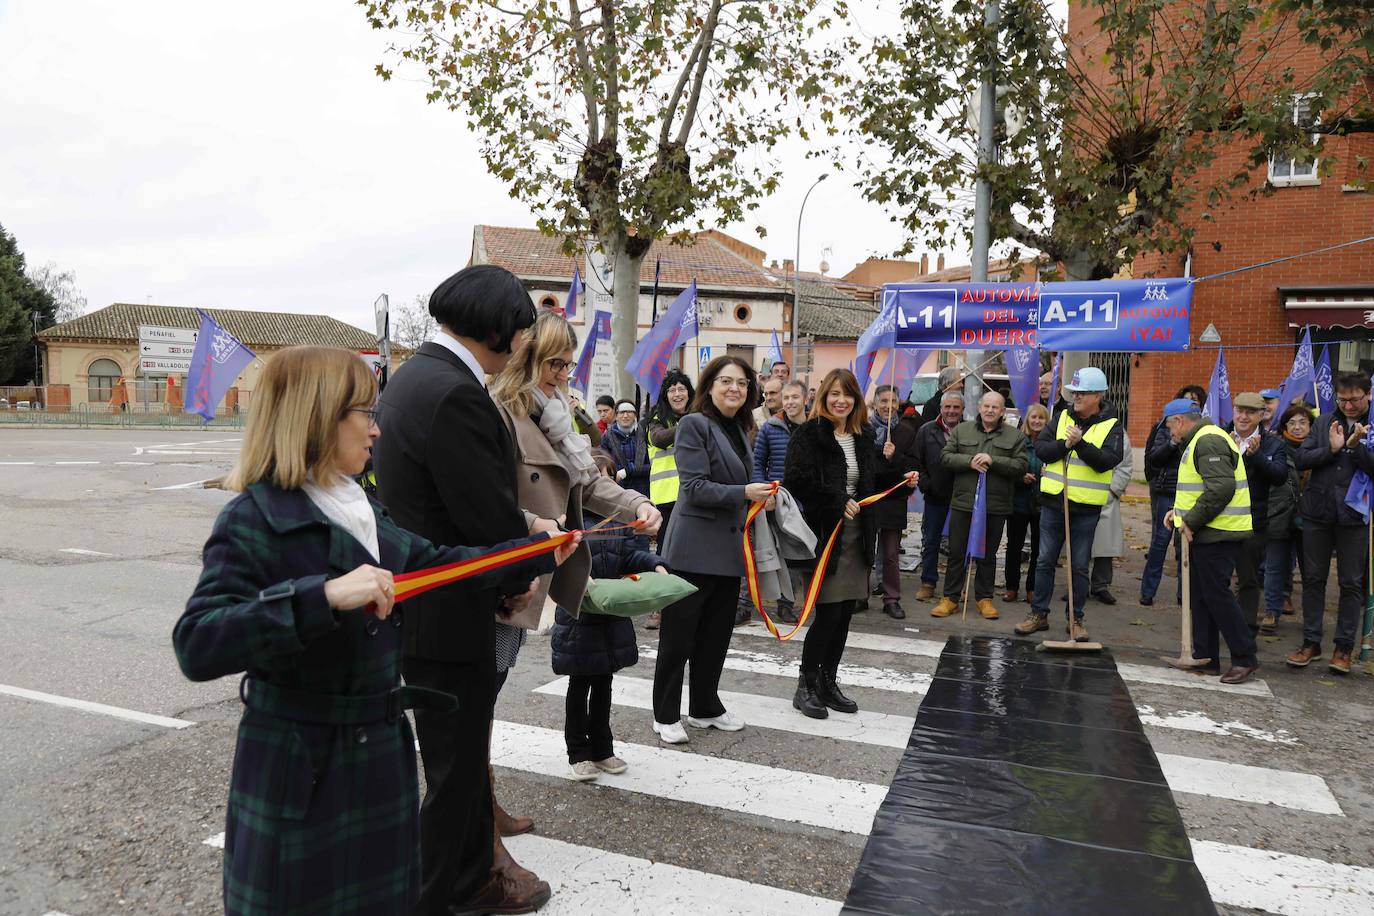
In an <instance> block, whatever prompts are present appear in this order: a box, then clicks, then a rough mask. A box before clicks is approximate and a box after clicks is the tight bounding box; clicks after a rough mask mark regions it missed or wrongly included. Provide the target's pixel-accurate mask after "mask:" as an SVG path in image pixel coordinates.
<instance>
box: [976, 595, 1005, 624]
mask: <svg viewBox="0 0 1374 916" xmlns="http://www.w3.org/2000/svg"><path fill="white" fill-rule="evenodd" d="M978 613H980V614H982V615H983V619H984V620H996V619H997V618H998V617H1000V616H1002V615H1000V614H998V613H997V605H995V604H993V603H992V599H991V598H979V599H978Z"/></svg>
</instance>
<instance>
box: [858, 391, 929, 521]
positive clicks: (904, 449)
mask: <svg viewBox="0 0 1374 916" xmlns="http://www.w3.org/2000/svg"><path fill="white" fill-rule="evenodd" d="M875 422H877V421H875ZM920 426H921V421H920V420H918V419H916V418H915V417H902V418H900V419H899V420H898V421H897V422H896V423H895V424H894V425H893V427H892V446H893V452H892V457H891V458H884V457H883V452H882V449H876V450H875V452H874V456H873V457H874V461H875V462H877V463H876V465H875V472H874V488H875V489H876V490H878V491H882V490H886V489H887V488H888V487H890V486H893V485H894V484H897V483H899V482H901V479H902V478H903V477H904V476H905V475H906V474H907V473H908V472H910V471H914V470H916V458H917V455H916V435H917V432H918V431H919V430H920ZM910 498H911V488H910V487H901V488H899V489H897V490H895V491H893V492H892V493H889V494H888V495H887V496H885V497H883V498H882V499H880V500H879V501H878V502H876V503H874V504H873V505H872V506H870V507H869V508H868V509H865V510H864V511H865V512H872V513H873V517H874V518H875V519H876V520H877V523H878V527H879V528H888V529H891V530H894V531H903V530H905V529H906V505H907V500H908V499H910Z"/></svg>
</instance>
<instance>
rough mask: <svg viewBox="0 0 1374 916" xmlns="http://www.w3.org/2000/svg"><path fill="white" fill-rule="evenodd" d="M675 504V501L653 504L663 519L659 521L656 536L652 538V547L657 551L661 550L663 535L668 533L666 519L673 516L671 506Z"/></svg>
mask: <svg viewBox="0 0 1374 916" xmlns="http://www.w3.org/2000/svg"><path fill="white" fill-rule="evenodd" d="M676 505H677V503H676V502H671V503H663V504H662V505H658V504H655V505H654V508H655V509H657V510H658V514H659V515H661V516H663V521H661V522H660V523H659V526H658V537H656V538H654V549H655V550H657V551H658V552H659V553H662V552H663V536H664V535H666V534H667V533H668V519H670V518H672V517H673V506H676Z"/></svg>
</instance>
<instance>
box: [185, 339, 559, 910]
mask: <svg viewBox="0 0 1374 916" xmlns="http://www.w3.org/2000/svg"><path fill="white" fill-rule="evenodd" d="M376 397H377V386H376V381H375V379H374V378H373V376H372V373H371V371H370V370H369V369H368V367H367V365H366V364H365V363H363V362H362V360H360V359H358V357H357V355H356V354H354V353H350V352H348V351H345V350H333V349H328V348H324V347H294V348H291V349H287V350H283V351H282V352H281V353H279V354H277V355H276V356H274V357H273V358H272V359H271V360H270V361H269V362H268V364H267V368H266V369H265V370H264V372H263V375H262V380H261V382H260V383H259V387H258V390H257V392H255V398H254V405H253V414H252V417H251V418H250V420H249V424H248V429H247V431H246V433H245V436H244V443H243V451H242V454H241V455H240V457H239V462H238V464H237V465H236V466H235V468H234V470H233V472H232V473H231V474H230V476H229V479H228V481H227V485H228V486H229V487H230V488H232V489H237V490H242V491H243V492H242V493H240V495H239V496H237V497H235V498H234V499H233V500H231V501H230V502H229V504H228V505H227V506H225V508H224V510H223V511H222V512H221V513H220V516H219V519H218V520H217V521H216V522H215V527H214V531H213V532H212V533H211V535H210V539H209V540H208V541H207V542H206V544H205V549H204V555H203V559H204V569H203V571H202V573H201V577H200V581H199V583H198V584H197V585H196V590H195V593H194V594H193V595H192V596H191V599H190V601H189V602H188V603H187V605H186V612H185V613H184V614H183V615H182V617H181V619H180V620H179V621H178V622H177V625H176V629H175V631H174V633H173V637H172V639H173V644H174V646H175V648H176V654H177V661H178V662H179V663H180V664H181V669H182V671H183V672H185V674H186V676H187V677H189V678H191V679H192V680H198V681H203V680H211V679H214V678H218V677H223V676H225V675H229V674H237V673H238V672H246V673H245V675H244V678H243V680H242V681H241V683H240V687H239V696H240V697H241V698H242V700H243V702H244V705H245V706H246V709H245V710H244V713H243V719H242V720H241V722H240V723H239V731H238V746H237V748H236V750H235V753H234V768H233V774H232V776H231V777H230V785H229V804H228V812H227V823H226V830H225V843H224V908H225V911H226V913H235V914H237V913H243V914H249V913H378V914H382V913H386V914H391V913H404V912H406V911H408V910H409V908H410V906H411V905H412V904H413V903H414V902H415V900H416V898H417V897H418V895H419V878H420V863H419V826H418V816H419V793H418V787H417V778H416V768H415V739H414V736H413V735H412V734H411V730H410V725H409V723H408V721H407V719H406V717H405V715H404V710H405V709H407V708H411V707H414V706H420V705H426V706H428V705H451V704H453V703H455V702H456V700H455V699H454V698H453V697H451V696H449V695H447V694H443V693H438V692H435V691H427V690H423V689H421V688H411V687H401V686H400V653H401V627H402V626H403V615H402V611H401V609H400V608H395V607H393V595H394V584H393V580H392V572H391V571H395V572H398V573H399V572H404V571H408V570H415V569H423V568H426V567H430V566H438V565H442V564H447V563H455V562H458V561H461V560H464V559H467V558H469V557H472V556H475V555H477V554H478V553H480V552H483V551H479V550H477V549H474V548H470V547H452V548H442V547H436V546H434V545H433V544H430V543H429V542H428V541H426V540H425V539H423V538H421V537H419V536H417V535H414V534H410V533H409V532H406V531H404V530H402V529H400V528H398V527H396V525H395V524H394V523H393V522H392V521H391V520H390V517H389V516H388V515H387V513H386V510H384V509H382V508H381V507H380V506H378V505H376V504H375V503H372V502H370V501H369V500H368V498H367V497H366V495H365V494H363V492H362V490H361V488H360V487H358V485H357V484H356V483H355V482H354V481H353V480H352V479H351V476H352V475H354V474H357V473H359V472H361V471H362V469H363V466H364V464H365V463H366V461H367V457H368V453H369V450H370V449H371V446H372V443H373V441H375V439H376V437H377V434H378V431H377V426H376V420H375V411H374V406H373V405H374V403H375V400H376ZM540 537H542V535H541V536H540ZM529 540H533V539H528V538H527V539H523V540H520V541H511V542H508V543H507V544H502V545H498V547H497V549H501V548H504V547H511V546H517V545H519V544H522V543H527V542H528V541H529ZM575 546H576V542H575V541H574V542H570V543H569V544H568V545H565V546H564V547H562V548H559V549H558V550H557V551H555V552H554V553H553V554H552V555H549V554H544V555H542V556H539V557H535V558H532V559H528V560H524V561H521V562H518V563H515V564H512V565H510V566H507V567H504V568H500V569H496V570H494V571H491V572H487V573H484V574H482V575H480V576H475V577H473V578H471V579H468V580H465V581H464V582H462V583H459V584H456V585H452V586H449V588H454V589H458V588H464V587H468V586H472V585H486V586H490V585H491V584H493V582H497V583H499V584H500V585H501V586H502V587H504V588H505V589H507V590H508V591H510V592H511V593H512V594H514V593H520V592H524V591H526V590H527V589H528V588H529V586H530V580H531V579H533V578H535V577H536V576H539V575H542V574H544V573H547V572H551V571H552V570H553V568H554V566H555V565H556V563H557V562H561V561H562V560H563V559H565V558H566V556H567V555H568V554H569V553H571V551H572V550H573V549H574V548H575ZM483 580H484V581H483ZM457 604H458V603H457V602H455V605H457ZM484 737H485V736H478V735H475V736H473V740H483V739H484Z"/></svg>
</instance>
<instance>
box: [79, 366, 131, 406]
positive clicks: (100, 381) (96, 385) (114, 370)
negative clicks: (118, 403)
mask: <svg viewBox="0 0 1374 916" xmlns="http://www.w3.org/2000/svg"><path fill="white" fill-rule="evenodd" d="M123 374H124V373H123V372H121V371H120V368H119V363H117V362H115V361H114V360H112V359H98V360H96V361H95V362H93V363H91V366H90V368H89V369H87V370H86V400H87V401H90V402H91V403H100V404H107V403H109V401H110V395H111V394H112V393H113V391H114V386H115V383H116V382H118V381H119V377H120V376H121V375H123Z"/></svg>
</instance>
